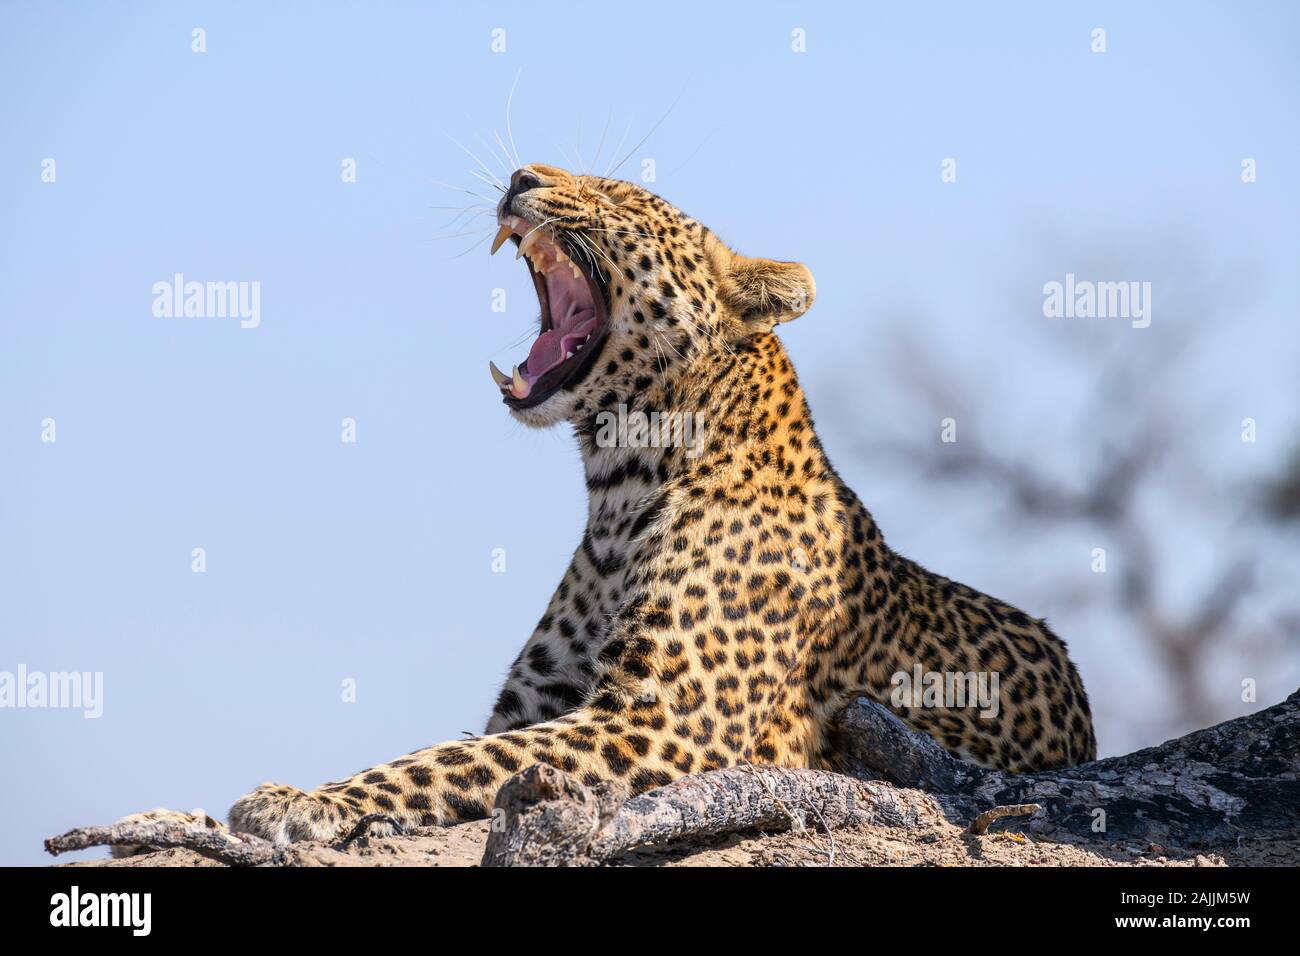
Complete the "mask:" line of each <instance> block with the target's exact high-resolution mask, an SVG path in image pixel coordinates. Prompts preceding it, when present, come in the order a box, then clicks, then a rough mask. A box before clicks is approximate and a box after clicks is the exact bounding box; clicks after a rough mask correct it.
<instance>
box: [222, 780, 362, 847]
mask: <svg viewBox="0 0 1300 956" xmlns="http://www.w3.org/2000/svg"><path fill="white" fill-rule="evenodd" d="M227 820H229V822H230V829H231V830H233V831H234V832H235V833H251V834H253V835H254V836H259V837H262V839H264V840H271V841H272V842H274V843H294V842H297V841H299V840H332V839H334V838H335V837H336V836H338V835H340V834H341V833H343V832H344V831H346V829H347V823H346V814H345V813H344V812H343V811H342V809H341V808H340V807H338V806H336V805H334V804H332V803H331V802H329V801H327V800H325V799H324V798H322V797H319V796H317V795H316V794H312V793H304V792H303V791H301V790H298V789H296V788H295V787H286V786H283V785H281V784H275V783H264V784H262V785H261V786H260V787H258V788H257V789H256V790H254V791H253V792H252V793H248V794H245V795H244V796H242V797H240V798H239V799H238V800H236V801H235V805H234V806H233V807H231V808H230V813H229V814H227Z"/></svg>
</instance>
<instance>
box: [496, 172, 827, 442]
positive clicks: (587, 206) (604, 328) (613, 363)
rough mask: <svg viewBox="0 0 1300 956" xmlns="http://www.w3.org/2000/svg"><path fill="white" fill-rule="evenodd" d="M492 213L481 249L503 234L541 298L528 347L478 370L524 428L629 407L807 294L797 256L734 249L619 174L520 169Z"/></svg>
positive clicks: (806, 277) (792, 309) (801, 306)
mask: <svg viewBox="0 0 1300 956" xmlns="http://www.w3.org/2000/svg"><path fill="white" fill-rule="evenodd" d="M497 220H498V222H499V224H500V231H499V232H498V233H497V236H496V239H495V240H494V242H493V244H492V251H493V252H494V253H495V252H496V251H497V249H499V248H500V247H501V246H502V245H503V244H505V243H506V242H507V240H509V241H511V242H513V243H514V244H515V246H516V247H517V256H516V258H518V257H520V256H522V257H523V258H524V260H525V262H526V263H527V266H528V272H529V275H530V276H531V278H532V280H533V285H534V287H535V288H536V290H537V298H538V300H539V302H540V304H541V324H540V328H539V332H538V335H537V338H536V339H535V340H534V341H533V343H532V347H531V348H530V349H529V352H528V357H527V358H526V359H524V360H523V361H522V362H520V363H519V364H518V365H517V366H516V367H515V368H514V369H512V371H511V373H510V374H506V373H504V372H502V371H500V370H499V369H497V367H496V366H495V365H493V366H492V367H491V370H492V376H493V379H494V380H495V381H496V383H497V386H498V387H499V388H500V390H501V393H502V398H503V401H504V402H505V404H506V405H507V406H508V407H509V408H510V410H511V412H512V413H513V414H514V416H515V417H516V418H518V419H519V420H520V421H522V422H523V423H525V424H527V425H533V426H539V427H544V426H547V425H552V424H555V423H556V422H560V421H566V420H567V421H574V422H577V421H579V420H581V419H583V418H584V417H586V416H589V415H591V414H592V413H594V412H596V411H598V410H600V409H606V408H610V407H612V406H614V405H617V404H618V403H619V402H627V403H629V404H632V403H633V402H634V401H635V399H636V397H637V396H643V395H645V394H646V393H648V392H650V391H652V390H655V389H657V388H662V387H664V386H666V385H671V383H673V382H674V381H676V380H677V379H678V378H679V377H680V376H681V375H683V374H686V373H687V371H688V370H689V369H699V368H702V367H705V365H707V363H708V362H710V361H713V360H714V359H716V358H721V357H722V356H723V355H724V354H725V353H727V352H729V351H731V350H733V349H734V348H735V346H736V343H737V342H739V341H741V340H743V339H745V338H747V337H749V336H752V335H755V334H757V333H761V332H769V331H771V330H772V328H773V327H775V326H776V325H777V324H778V323H780V322H786V321H788V320H790V319H793V318H795V317H796V316H798V315H801V314H803V313H804V312H806V311H807V310H808V308H809V307H810V306H811V305H812V301H813V296H814V294H815V286H814V284H813V277H812V273H811V272H809V271H808V269H807V268H806V267H805V266H803V265H801V264H799V263H795V262H775V261H773V260H770V259H751V258H748V257H746V256H742V255H739V254H737V253H734V252H732V251H731V250H730V249H729V248H727V246H726V245H725V244H723V243H722V242H721V241H720V240H719V239H718V238H717V237H716V236H714V235H713V233H712V232H710V231H709V230H708V229H706V228H705V227H704V226H702V225H701V224H700V223H698V222H696V221H695V220H694V219H691V218H690V217H689V216H686V215H685V214H683V213H682V212H681V211H680V210H678V209H676V208H674V207H673V206H671V205H669V204H668V203H667V202H665V201H664V200H662V199H660V198H659V197H658V196H656V195H654V194H653V193H651V192H649V191H647V190H645V189H642V188H641V187H640V186H637V185H634V184H632V183H627V182H622V181H620V180H615V179H605V178H602V177H599V176H575V175H573V174H571V173H568V172H566V171H564V170H563V169H557V168H556V167H554V166H544V165H530V166H524V167H521V168H520V169H518V170H516V171H515V173H514V175H513V176H512V177H511V180H510V188H509V189H508V190H507V191H506V193H505V195H504V196H502V198H501V202H500V204H499V205H498V207H497ZM702 363H703V364H702Z"/></svg>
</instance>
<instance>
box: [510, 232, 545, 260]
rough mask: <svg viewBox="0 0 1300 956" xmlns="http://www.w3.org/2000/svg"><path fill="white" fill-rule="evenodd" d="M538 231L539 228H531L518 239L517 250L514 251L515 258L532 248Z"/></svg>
mask: <svg viewBox="0 0 1300 956" xmlns="http://www.w3.org/2000/svg"><path fill="white" fill-rule="evenodd" d="M539 232H541V230H540V229H537V228H533V229H531V230H529V232H528V235H526V236H524V238H523V239H521V240H520V241H519V251H518V252H516V253H515V258H516V259H518V258H519V257H520V256H522V255H523V254H524V253H525V252H527V251H528V250H529V249H531V248H532V246H533V243H534V242H536V241H537V239H538V238H539V236H538V233H539Z"/></svg>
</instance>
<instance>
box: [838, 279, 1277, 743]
mask: <svg viewBox="0 0 1300 956" xmlns="http://www.w3.org/2000/svg"><path fill="white" fill-rule="evenodd" d="M1102 274H1107V273H1102ZM1110 274H1114V272H1113V271H1112V272H1111V273H1110ZM1215 310H1216V306H1215V305H1214V304H1213V299H1212V297H1211V296H1209V295H1208V294H1205V295H1201V294H1199V293H1198V292H1197V291H1196V290H1194V291H1193V294H1192V295H1190V296H1189V297H1188V298H1187V300H1186V301H1183V302H1179V303H1177V304H1176V309H1175V311H1177V313H1178V319H1177V327H1176V328H1170V327H1168V326H1167V327H1166V328H1167V329H1168V331H1166V332H1164V333H1163V334H1164V335H1165V337H1164V338H1163V339H1161V340H1160V347H1159V348H1136V347H1129V348H1125V347H1120V348H1114V347H1112V348H1111V349H1110V351H1109V352H1104V349H1105V347H1106V345H1107V344H1108V342H1107V339H1106V337H1105V336H1104V335H1086V336H1084V337H1082V338H1080V337H1078V336H1076V337H1074V338H1069V339H1068V341H1067V339H1066V336H1065V335H1059V334H1056V333H1055V332H1054V331H1049V332H1048V333H1047V334H1048V337H1049V338H1054V339H1055V342H1054V344H1055V345H1056V346H1058V347H1061V348H1062V351H1063V353H1064V354H1063V355H1061V356H1054V357H1053V358H1055V359H1057V360H1058V361H1059V363H1060V364H1059V366H1053V367H1059V368H1060V369H1062V370H1065V371H1068V372H1069V373H1071V374H1075V373H1079V372H1082V373H1084V374H1085V375H1086V377H1087V378H1088V379H1089V380H1090V381H1091V387H1090V392H1089V394H1090V395H1091V396H1092V398H1091V400H1090V401H1091V404H1090V406H1089V407H1088V408H1087V409H1086V411H1085V414H1084V415H1083V416H1082V417H1081V420H1080V422H1079V425H1078V426H1077V428H1075V429H1072V430H1071V435H1072V436H1073V435H1074V432H1075V431H1077V433H1078V436H1077V439H1076V440H1075V441H1074V443H1073V444H1072V446H1071V453H1070V457H1071V458H1072V459H1073V462H1074V467H1072V468H1070V469H1068V472H1069V473H1070V474H1069V477H1068V478H1063V477H1062V476H1061V475H1060V474H1058V473H1057V472H1059V471H1060V470H1062V469H1061V468H1060V461H1059V459H1058V460H1055V461H1053V460H1050V456H1043V455H1040V454H1039V449H1037V448H1034V449H1032V451H1031V452H1030V453H1020V452H1019V451H1018V450H1017V449H1014V448H1003V447H996V446H994V445H992V444H990V443H988V442H987V441H982V440H981V437H980V434H979V432H980V431H981V429H980V428H979V427H974V428H972V427H970V426H969V424H968V426H967V427H966V428H965V429H964V430H963V432H962V435H961V438H960V440H959V441H955V442H951V443H944V442H940V441H938V440H937V431H933V430H929V429H927V430H926V431H925V432H923V433H921V432H918V431H917V430H916V429H914V428H913V429H912V430H911V431H910V433H909V434H903V435H898V434H896V435H895V436H894V437H892V438H889V437H887V438H884V439H882V440H870V439H868V438H867V437H866V436H865V435H864V428H863V426H862V423H861V422H860V421H856V422H854V423H852V424H851V425H849V424H848V423H847V422H846V423H845V424H844V425H843V426H842V427H843V430H844V431H846V432H848V433H850V434H852V435H853V436H855V438H856V439H857V441H858V447H857V452H858V454H859V456H860V457H861V458H862V459H863V460H864V461H866V462H870V463H871V467H872V468H873V469H875V470H879V469H881V468H882V467H890V468H893V469H894V470H895V473H896V474H899V475H904V476H907V478H908V479H909V480H911V481H923V482H927V483H929V484H930V485H931V486H932V487H938V486H946V487H948V488H951V489H954V490H959V491H962V492H967V491H969V493H970V494H971V495H972V496H973V497H974V496H978V500H980V501H981V502H984V501H987V500H988V491H989V489H993V490H994V492H995V493H996V496H997V499H998V500H999V501H1002V502H1004V503H1005V504H1006V505H1007V507H1008V508H1009V509H1010V512H1011V514H1012V516H1013V517H1014V518H1015V519H1016V520H1018V521H1020V522H1023V523H1025V524H1028V525H1030V526H1032V527H1037V528H1039V529H1042V530H1043V531H1047V530H1051V529H1056V528H1063V527H1065V526H1067V525H1074V526H1078V527H1085V528H1089V529H1096V531H1097V534H1098V539H1099V540H1107V541H1111V542H1114V543H1115V544H1116V546H1117V550H1118V551H1119V552H1120V556H1119V560H1118V561H1116V562H1115V566H1116V567H1115V570H1116V571H1117V572H1118V573H1117V575H1114V576H1113V577H1117V578H1118V580H1117V581H1115V586H1112V587H1109V588H1105V589H1084V590H1086V591H1087V592H1088V594H1087V596H1086V598H1085V601H1086V603H1088V604H1089V606H1092V607H1095V608H1098V609H1101V610H1104V611H1107V612H1108V613H1111V614H1115V615H1117V616H1122V617H1123V619H1124V620H1125V621H1126V622H1127V623H1129V624H1131V626H1132V627H1134V628H1136V629H1137V631H1138V632H1139V634H1140V635H1141V637H1142V639H1143V640H1144V643H1145V645H1146V647H1147V648H1148V649H1149V650H1150V651H1151V653H1152V656H1153V658H1154V659H1155V660H1156V661H1157V662H1158V666H1159V667H1160V669H1161V675H1160V676H1161V677H1162V678H1163V679H1164V680H1166V681H1167V682H1168V686H1169V687H1170V690H1171V693H1170V695H1169V697H1170V700H1171V701H1172V702H1173V706H1174V707H1176V708H1177V712H1176V713H1171V714H1168V715H1167V716H1168V717H1169V718H1170V720H1169V721H1168V725H1167V727H1166V728H1165V729H1167V730H1168V731H1171V732H1178V733H1182V732H1185V731H1186V730H1188V729H1191V728H1197V727H1205V726H1208V725H1210V724H1213V723H1215V722H1217V721H1220V720H1223V719H1225V718H1227V717H1230V716H1234V714H1232V713H1228V712H1225V709H1224V708H1225V695H1224V693H1223V689H1224V688H1223V681H1222V678H1221V676H1219V675H1214V674H1212V672H1210V671H1209V666H1208V665H1209V664H1210V662H1211V661H1213V660H1214V658H1215V657H1216V655H1218V659H1219V660H1220V661H1221V660H1223V659H1224V657H1223V655H1228V656H1230V657H1232V658H1233V659H1236V660H1240V661H1241V663H1242V667H1243V668H1246V667H1247V666H1249V667H1251V668H1261V669H1262V668H1266V667H1268V666H1269V665H1270V664H1271V662H1272V661H1273V660H1274V659H1276V656H1277V655H1279V654H1282V653H1294V651H1295V649H1296V647H1297V645H1298V644H1300V608H1297V609H1295V610H1283V611H1282V612H1280V613H1279V612H1275V611H1270V610H1269V607H1270V601H1262V600H1261V598H1262V597H1264V596H1265V594H1266V593H1267V596H1268V597H1269V598H1270V599H1277V598H1278V597H1281V598H1283V599H1284V602H1286V601H1293V600H1294V596H1295V595H1296V593H1297V592H1298V591H1300V589H1297V588H1296V587H1295V586H1294V582H1293V581H1290V579H1288V578H1287V577H1286V576H1285V574H1282V575H1280V576H1279V575H1276V574H1274V575H1271V576H1269V575H1265V576H1261V573H1260V572H1261V569H1265V570H1276V569H1274V568H1271V567H1270V562H1269V560H1268V559H1267V558H1266V557H1264V556H1262V554H1261V551H1262V549H1261V547H1260V542H1261V536H1262V535H1263V534H1264V532H1261V531H1259V530H1258V529H1251V528H1249V527H1248V526H1249V524H1250V522H1251V521H1252V520H1255V519H1258V517H1259V515H1260V511H1261V510H1262V509H1260V508H1259V507H1258V503H1259V499H1260V496H1259V495H1249V496H1245V499H1247V500H1244V501H1243V500H1241V497H1240V496H1238V498H1233V497H1232V496H1230V495H1226V494H1224V492H1223V491H1222V489H1221V488H1215V487H1213V483H1212V477H1211V474H1210V473H1211V471H1212V469H1211V467H1210V466H1211V465H1213V464H1214V462H1213V461H1211V460H1208V459H1207V452H1206V451H1205V450H1204V449H1203V448H1198V447H1197V446H1196V444H1195V442H1194V441H1193V440H1192V437H1191V436H1189V432H1195V429H1194V428H1189V427H1188V422H1189V420H1193V418H1192V416H1191V415H1190V413H1189V411H1188V409H1190V408H1191V406H1192V404H1193V401H1194V399H1196V398H1198V397H1200V392H1199V390H1200V388H1201V386H1202V383H1201V382H1200V381H1198V380H1197V377H1196V374H1195V373H1194V372H1189V371H1188V370H1187V368H1185V367H1184V363H1185V361H1186V360H1187V357H1188V355H1189V353H1190V352H1191V350H1192V346H1193V345H1194V344H1195V343H1196V341H1197V339H1198V336H1200V334H1201V333H1202V332H1203V331H1204V330H1205V328H1206V327H1207V324H1208V323H1209V321H1210V320H1211V319H1212V318H1213V314H1214V312H1215ZM1168 312H1169V310H1168V309H1166V314H1168ZM1228 312H1229V310H1224V314H1228ZM1037 321H1038V322H1039V323H1042V322H1043V321H1044V320H1043V319H1041V318H1038V319H1037ZM1085 321H1086V320H1085ZM1103 321H1104V320H1103ZM1174 321H1175V320H1173V319H1171V320H1169V322H1170V325H1171V326H1172V325H1173V324H1174ZM914 327H915V323H909V327H908V328H897V329H895V330H892V331H890V332H889V333H888V334H887V335H884V336H880V337H881V338H885V339H887V340H890V339H892V341H893V342H894V343H895V348H896V350H897V351H896V354H895V355H893V356H888V357H887V361H886V367H887V368H888V369H889V375H890V376H892V378H893V380H894V382H895V384H896V386H897V387H898V388H899V389H901V390H902V391H903V394H905V396H906V400H907V402H908V403H909V404H908V405H907V408H908V412H909V416H910V413H911V412H913V411H915V409H916V408H917V407H918V405H919V406H921V407H924V408H925V409H926V410H927V411H926V414H925V416H924V417H925V420H926V421H927V422H935V423H938V422H939V421H941V420H942V419H944V418H946V417H949V416H955V417H961V418H963V420H964V421H966V422H967V423H970V422H972V421H974V422H986V421H988V420H989V418H990V416H989V415H988V410H987V409H985V408H980V407H976V405H975V401H981V402H982V401H983V396H984V394H985V392H984V391H982V390H981V389H980V388H978V387H966V388H963V387H960V383H961V378H962V376H958V375H953V374H951V373H950V371H949V370H947V369H944V368H941V367H940V363H939V361H938V359H937V358H936V354H935V350H934V348H933V347H932V346H928V345H922V344H921V343H920V342H919V341H918V338H917V335H916V334H915V333H914V332H912V331H911V328H914ZM1036 328H1037V330H1038V332H1039V333H1041V331H1042V329H1043V328H1044V326H1042V325H1041V324H1039V325H1038V326H1036ZM1048 328H1049V329H1052V328H1053V327H1048ZM1054 328H1055V329H1060V328H1061V326H1056V327H1054ZM1076 328H1078V327H1077V326H1076ZM1030 334H1031V335H1032V334H1035V333H1034V332H1031V333H1030ZM938 338H939V337H936V336H930V337H929V338H928V340H929V341H934V340H936V339H938ZM940 340H941V339H940ZM1115 341H1116V340H1115V339H1114V338H1111V339H1110V343H1114V342H1115ZM1144 344H1145V343H1144ZM972 377H973V376H972ZM884 387H885V388H886V389H888V388H889V386H884ZM959 396H965V400H963V398H961V397H959ZM972 397H974V399H975V401H972V400H971V398H972ZM1035 398H1036V399H1038V400H1041V401H1044V402H1045V403H1047V404H1051V403H1052V398H1051V396H1046V397H1045V396H1042V395H1035ZM835 404H836V406H837V407H839V408H841V409H844V408H855V407H857V408H860V407H861V402H860V401H858V402H852V401H850V402H838V403H835ZM1026 408H1028V405H1026ZM1036 414H1038V413H1035V412H1033V411H1027V412H1025V413H1023V414H1021V413H1017V417H1018V418H1019V419H1020V421H1021V422H1023V421H1024V417H1025V415H1029V416H1035V415H1036ZM1003 420H1006V419H1005V417H1004V419H1003ZM1034 420H1035V421H1037V420H1038V419H1037V418H1035V419H1034ZM1061 428H1062V423H1061V422H1060V421H1058V420H1056V419H1055V418H1052V417H1048V415H1046V414H1043V415H1042V426H1041V431H1040V434H1044V435H1055V434H1056V433H1058V432H1060V431H1061ZM871 430H872V431H876V428H875V426H874V424H873V426H872V429H871ZM989 430H990V429H985V431H989ZM893 431H895V432H897V431H900V429H898V428H894V429H893ZM1117 433H1118V434H1117ZM1044 458H1047V459H1048V460H1046V461H1045V460H1043V459H1044ZM1257 482H1258V484H1259V485H1262V484H1263V479H1262V478H1260V479H1257ZM1298 489H1300V455H1298V456H1297V458H1296V461H1295V463H1294V468H1293V469H1292V470H1291V472H1289V473H1288V474H1287V475H1286V476H1284V477H1283V479H1282V480H1280V481H1279V482H1277V484H1276V486H1275V487H1274V488H1273V489H1272V491H1271V493H1270V495H1269V497H1268V506H1269V507H1270V508H1271V509H1272V513H1273V515H1274V516H1276V517H1282V516H1290V515H1296V516H1298V517H1300V490H1298ZM1160 497H1164V498H1165V499H1166V500H1168V501H1172V502H1176V503H1177V504H1178V506H1179V507H1180V510H1181V509H1182V508H1183V507H1184V506H1185V508H1186V511H1187V515H1186V518H1185V519H1183V518H1181V517H1180V518H1179V520H1180V521H1183V520H1185V521H1187V522H1190V523H1193V526H1194V527H1197V533H1198V534H1199V533H1200V530H1199V524H1205V526H1206V527H1205V535H1207V536H1208V537H1207V539H1206V540H1212V541H1214V542H1215V544H1216V548H1215V550H1216V552H1217V554H1216V559H1215V561H1214V565H1213V567H1212V568H1211V569H1210V570H1209V571H1208V572H1207V573H1206V576H1205V577H1204V578H1203V579H1202V580H1200V581H1199V582H1196V584H1197V587H1196V590H1195V591H1193V592H1191V593H1193V594H1198V595H1200V597H1199V599H1198V600H1196V601H1192V602H1190V606H1189V602H1188V601H1187V600H1186V597H1185V595H1186V593H1187V592H1188V588H1187V587H1186V585H1187V584H1188V583H1190V582H1188V581H1187V580H1186V570H1185V568H1181V569H1178V570H1175V569H1174V568H1173V567H1172V564H1174V563H1175V562H1173V561H1170V560H1169V555H1168V548H1167V547H1162V546H1164V545H1166V544H1167V541H1166V540H1164V539H1165V538H1167V537H1168V528H1169V525H1168V522H1167V521H1166V522H1164V523H1163V524H1162V522H1161V516H1160V515H1159V514H1158V513H1153V508H1152V505H1151V502H1152V500H1153V498H1155V499H1158V498H1160ZM1251 499H1253V500H1251ZM1234 509H1235V511H1236V513H1232V512H1233V511H1234ZM1271 523H1272V524H1274V525H1276V523H1277V522H1276V520H1275V519H1274V520H1273V521H1272V522H1271ZM1225 528H1226V529H1227V530H1226V531H1225ZM1243 529H1244V530H1243ZM1162 532H1163V535H1162ZM1175 575H1180V576H1181V577H1180V578H1178V579H1175ZM1075 581H1076V582H1077V578H1075ZM1070 590H1071V586H1070V583H1069V582H1066V581H1064V580H1062V581H1060V582H1059V585H1054V591H1055V595H1056V599H1055V600H1054V601H1053V602H1052V604H1051V605H1050V606H1057V607H1059V606H1060V600H1059V596H1060V593H1061V592H1062V591H1065V592H1069V591H1070ZM1103 591H1104V593H1102V592H1103ZM1179 591H1181V592H1183V595H1184V597H1183V598H1182V600H1177V599H1175V598H1174V597H1173V596H1172V595H1174V594H1175V593H1176V592H1179ZM1271 603H1272V604H1274V605H1275V604H1276V601H1275V600H1273V601H1272V602H1271ZM1247 657H1248V658H1249V660H1247ZM1261 672H1263V671H1262V670H1246V669H1243V670H1242V671H1240V672H1239V673H1240V674H1241V675H1242V676H1246V675H1249V674H1257V673H1261ZM1236 679H1238V680H1239V679H1240V678H1239V677H1238V678H1236Z"/></svg>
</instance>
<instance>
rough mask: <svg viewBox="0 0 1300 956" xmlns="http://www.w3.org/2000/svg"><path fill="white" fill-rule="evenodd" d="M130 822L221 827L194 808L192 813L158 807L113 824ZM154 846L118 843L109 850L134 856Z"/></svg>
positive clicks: (129, 815) (126, 817)
mask: <svg viewBox="0 0 1300 956" xmlns="http://www.w3.org/2000/svg"><path fill="white" fill-rule="evenodd" d="M130 823H178V824H180V825H181V826H190V827H192V826H200V827H205V828H207V829H209V830H220V829H223V828H222V826H221V821H220V820H216V819H214V818H213V817H210V816H208V815H207V814H206V813H204V812H203V811H202V810H195V811H193V812H192V813H185V812H184V811H182V810H166V809H164V808H162V807H159V808H158V809H156V810H146V811H144V812H143V813H131V814H128V815H127V816H124V817H122V818H121V819H120V820H118V821H117V822H116V823H114V824H113V825H114V826H121V825H123V824H130ZM157 849H158V847H156V846H138V845H135V844H128V843H124V844H120V845H117V846H111V847H109V852H110V853H111V854H113V856H115V857H124V856H135V855H136V854H139V853H152V852H153V851H154V850H157Z"/></svg>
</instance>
